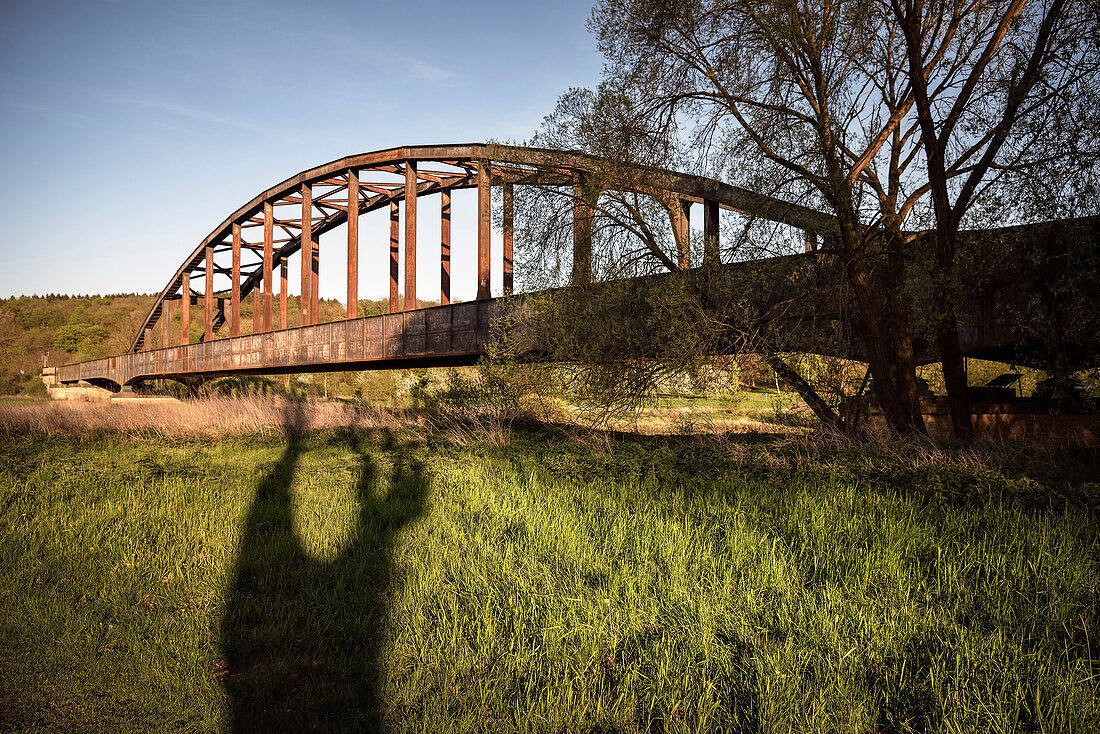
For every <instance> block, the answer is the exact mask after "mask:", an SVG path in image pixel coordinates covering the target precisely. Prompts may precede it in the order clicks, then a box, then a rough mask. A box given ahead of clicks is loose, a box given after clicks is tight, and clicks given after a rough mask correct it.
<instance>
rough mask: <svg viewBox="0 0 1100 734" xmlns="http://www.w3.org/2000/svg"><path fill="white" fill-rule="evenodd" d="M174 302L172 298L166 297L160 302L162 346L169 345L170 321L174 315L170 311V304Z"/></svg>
mask: <svg viewBox="0 0 1100 734" xmlns="http://www.w3.org/2000/svg"><path fill="white" fill-rule="evenodd" d="M171 302H172V299H170V298H166V299H164V300H163V301H161V304H160V345H161V347H166V346H168V341H169V335H168V322H169V321H171V320H172V317H171V315H170V313H169V311H168V304H170V303H171Z"/></svg>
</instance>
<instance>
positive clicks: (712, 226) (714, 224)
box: [703, 199, 721, 267]
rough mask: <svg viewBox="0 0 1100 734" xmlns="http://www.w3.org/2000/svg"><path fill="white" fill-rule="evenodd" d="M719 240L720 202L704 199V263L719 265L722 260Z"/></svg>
mask: <svg viewBox="0 0 1100 734" xmlns="http://www.w3.org/2000/svg"><path fill="white" fill-rule="evenodd" d="M720 253H721V249H720V243H719V240H718V202H717V201H714V200H713V199H705V200H704V201H703V265H704V267H705V266H708V265H717V264H718V263H719V262H720V261H721V255H720Z"/></svg>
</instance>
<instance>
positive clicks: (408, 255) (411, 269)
mask: <svg viewBox="0 0 1100 734" xmlns="http://www.w3.org/2000/svg"><path fill="white" fill-rule="evenodd" d="M416 199H417V192H416V162H415V161H409V162H408V163H406V164H405V310H406V311H414V310H415V309H416Z"/></svg>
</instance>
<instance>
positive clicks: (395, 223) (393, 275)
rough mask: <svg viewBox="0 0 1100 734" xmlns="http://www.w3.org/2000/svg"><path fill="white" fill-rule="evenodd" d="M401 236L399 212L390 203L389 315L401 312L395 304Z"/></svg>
mask: <svg viewBox="0 0 1100 734" xmlns="http://www.w3.org/2000/svg"><path fill="white" fill-rule="evenodd" d="M400 236H401V210H400V209H399V208H398V206H397V202H396V201H391V202H390V313H397V312H398V311H400V310H401V306H400V304H399V303H398V302H397V273H398V271H397V268H398V265H399V264H400V257H401V256H400V252H399V251H398V249H397V248H398V245H399V243H400V239H399V238H400Z"/></svg>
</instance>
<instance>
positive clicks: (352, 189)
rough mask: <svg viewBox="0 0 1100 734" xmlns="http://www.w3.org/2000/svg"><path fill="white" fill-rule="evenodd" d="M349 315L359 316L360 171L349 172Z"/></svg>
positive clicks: (352, 316)
mask: <svg viewBox="0 0 1100 734" xmlns="http://www.w3.org/2000/svg"><path fill="white" fill-rule="evenodd" d="M347 314H348V318H349V319H354V318H356V317H357V316H358V314H359V171H357V170H355V169H354V168H352V169H349V170H348V302H347Z"/></svg>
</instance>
